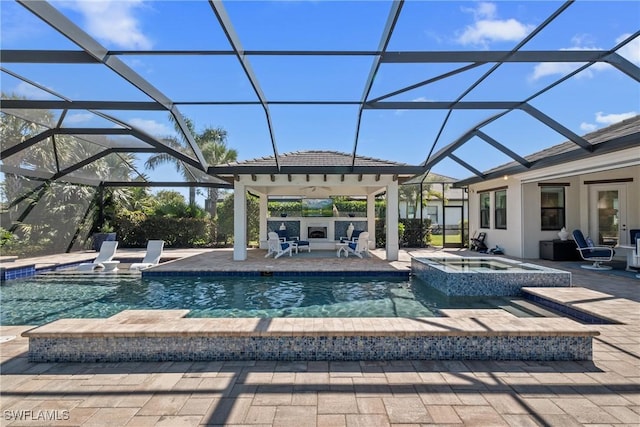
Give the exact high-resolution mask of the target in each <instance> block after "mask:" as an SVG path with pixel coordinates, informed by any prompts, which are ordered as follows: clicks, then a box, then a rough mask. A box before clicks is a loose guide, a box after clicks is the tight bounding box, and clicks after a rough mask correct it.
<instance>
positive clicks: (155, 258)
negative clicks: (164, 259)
mask: <svg viewBox="0 0 640 427" xmlns="http://www.w3.org/2000/svg"><path fill="white" fill-rule="evenodd" d="M163 249H164V240H149V241H148V242H147V253H146V254H145V256H144V258H143V259H142V262H136V263H133V264H131V267H129V270H142V269H143V268H149V267H153V266H154V265H158V264H159V263H160V257H161V256H162V250H163Z"/></svg>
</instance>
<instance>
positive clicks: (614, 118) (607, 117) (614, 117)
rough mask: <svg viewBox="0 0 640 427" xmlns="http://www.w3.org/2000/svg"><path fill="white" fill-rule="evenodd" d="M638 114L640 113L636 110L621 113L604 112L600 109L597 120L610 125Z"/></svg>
mask: <svg viewBox="0 0 640 427" xmlns="http://www.w3.org/2000/svg"><path fill="white" fill-rule="evenodd" d="M636 115H638V113H637V112H636V111H629V112H628V113H619V114H603V113H602V111H598V112H597V113H596V122H598V123H602V124H604V125H607V126H608V125H612V124H614V123H618V122H621V121H623V120H626V119H630V118H631V117H635V116H636Z"/></svg>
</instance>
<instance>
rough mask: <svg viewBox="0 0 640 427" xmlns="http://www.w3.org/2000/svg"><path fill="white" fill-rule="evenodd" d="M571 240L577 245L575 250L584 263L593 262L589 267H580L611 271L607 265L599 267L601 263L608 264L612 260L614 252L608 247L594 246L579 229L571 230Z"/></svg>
mask: <svg viewBox="0 0 640 427" xmlns="http://www.w3.org/2000/svg"><path fill="white" fill-rule="evenodd" d="M572 234H573V239H574V240H575V241H576V245H578V247H577V250H578V252H580V256H581V257H582V259H583V260H585V261H593V264H591V265H581V266H580V267H582V268H586V269H588V270H611V267H610V266H608V265H601V263H602V262H609V261H611V259H612V258H613V255H614V254H615V251H614V250H613V249H612V248H610V247H608V246H595V245H594V244H593V242H592V241H591V239H589V238H588V237H587V238H585V237H584V234H582V231H581V230H579V229H576V230H573V233H572Z"/></svg>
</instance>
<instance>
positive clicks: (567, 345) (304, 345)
mask: <svg viewBox="0 0 640 427" xmlns="http://www.w3.org/2000/svg"><path fill="white" fill-rule="evenodd" d="M591 353H592V348H591V337H585V336H570V337H567V336H546V337H545V336H534V337H531V336H504V337H500V336H496V337H481V336H448V337H439V336H419V337H402V336H384V337H378V336H296V337H257V336H256V337H87V338H31V339H30V340H29V361H31V362H140V361H145V362H151V361H153V362H159V361H196V360H282V361H295V360H591Z"/></svg>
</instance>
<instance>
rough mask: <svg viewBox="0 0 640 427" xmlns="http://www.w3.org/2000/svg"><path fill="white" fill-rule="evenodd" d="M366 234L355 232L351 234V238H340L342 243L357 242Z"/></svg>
mask: <svg viewBox="0 0 640 427" xmlns="http://www.w3.org/2000/svg"><path fill="white" fill-rule="evenodd" d="M362 233H364V230H353V232H352V233H351V238H349V237H345V236H341V237H340V241H341V242H353V243H355V242H357V241H358V239H359V238H360V235H361V234H362Z"/></svg>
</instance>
